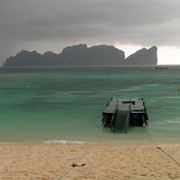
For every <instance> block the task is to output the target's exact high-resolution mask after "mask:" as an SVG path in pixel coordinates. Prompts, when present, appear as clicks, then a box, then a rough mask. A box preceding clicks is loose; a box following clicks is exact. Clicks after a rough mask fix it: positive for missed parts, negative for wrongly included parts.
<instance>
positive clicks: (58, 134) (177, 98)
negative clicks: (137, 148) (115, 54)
mask: <svg viewBox="0 0 180 180" xmlns="http://www.w3.org/2000/svg"><path fill="white" fill-rule="evenodd" d="M179 72H180V67H179V66H176V67H175V66H170V67H168V69H155V68H154V67H151V66H148V67H59V68H1V69H0V142H1V143H5V142H6V143H45V144H53V143H55V144H58V143H59V144H83V143H94V142H95V141H96V140H97V138H99V139H98V140H99V141H98V142H99V143H101V144H151V143H152V142H151V140H150V138H149V137H148V134H147V131H148V132H149V134H150V136H151V137H152V139H153V140H154V141H155V142H156V143H160V144H178V143H179V140H180V131H179V129H180V111H179V109H180V91H178V88H180V83H179V82H180V73H179ZM111 97H119V98H136V97H143V98H144V102H145V105H146V107H147V110H148V117H149V120H148V126H147V130H146V128H144V127H130V128H129V129H128V133H126V134H119V133H111V130H110V128H104V129H103V131H102V133H101V130H102V123H101V118H102V111H103V110H104V108H105V105H106V104H107V103H108V101H109V100H110V98H111ZM100 133H101V136H100Z"/></svg>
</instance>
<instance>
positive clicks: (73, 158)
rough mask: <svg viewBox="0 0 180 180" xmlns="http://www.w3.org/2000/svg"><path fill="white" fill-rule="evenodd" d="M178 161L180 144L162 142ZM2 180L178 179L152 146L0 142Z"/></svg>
mask: <svg viewBox="0 0 180 180" xmlns="http://www.w3.org/2000/svg"><path fill="white" fill-rule="evenodd" d="M161 147H162V148H163V150H164V151H166V152H167V153H169V154H170V155H171V156H172V157H173V158H175V159H176V161H178V162H180V145H166V146H165V145H164V146H161ZM0 157H1V158H0V179H1V180H11V179H12V180H17V179H18V180H27V179H28V180H31V179H32V180H34V179H38V180H46V179H47V180H51V179H53V180H55V179H57V178H58V177H60V176H61V175H62V174H63V173H64V172H65V171H66V170H67V169H68V168H69V167H70V166H71V164H72V163H74V162H76V163H77V164H78V165H81V164H83V163H85V164H86V165H85V166H83V167H74V168H72V169H71V170H70V171H69V172H68V173H67V174H65V175H64V176H63V177H62V178H61V179H77V180H79V179H98V180H101V179H102V180H104V179H114V180H116V179H119V180H121V179H122V180H124V179H125V180H126V179H128V180H130V179H134V180H135V179H143V180H144V179H146V180H148V179H153V180H154V179H158V180H159V179H162V180H166V179H180V167H179V166H178V165H177V164H176V163H175V162H174V161H172V160H171V159H170V158H169V157H168V156H167V155H165V154H164V153H163V152H162V151H161V150H159V149H157V148H156V147H155V146H121V145H114V146H112V145H111V146H110V145H98V146H95V147H92V146H89V145H88V146H87V145H0Z"/></svg>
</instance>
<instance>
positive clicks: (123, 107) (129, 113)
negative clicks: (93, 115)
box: [102, 98, 148, 132]
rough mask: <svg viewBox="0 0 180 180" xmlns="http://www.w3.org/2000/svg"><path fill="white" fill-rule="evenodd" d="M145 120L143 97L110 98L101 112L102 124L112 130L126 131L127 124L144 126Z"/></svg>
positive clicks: (146, 117) (145, 110)
mask: <svg viewBox="0 0 180 180" xmlns="http://www.w3.org/2000/svg"><path fill="white" fill-rule="evenodd" d="M147 120H148V116H147V109H146V106H145V103H144V101H143V98H130V99H129V98H111V100H110V102H109V103H108V104H107V105H106V108H105V110H104V111H103V113H102V122H103V124H104V126H111V127H112V131H113V132H127V129H128V126H145V125H147Z"/></svg>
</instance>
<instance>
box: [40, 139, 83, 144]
mask: <svg viewBox="0 0 180 180" xmlns="http://www.w3.org/2000/svg"><path fill="white" fill-rule="evenodd" d="M42 143H43V144H84V143H85V142H84V141H67V140H47V141H43V142H42Z"/></svg>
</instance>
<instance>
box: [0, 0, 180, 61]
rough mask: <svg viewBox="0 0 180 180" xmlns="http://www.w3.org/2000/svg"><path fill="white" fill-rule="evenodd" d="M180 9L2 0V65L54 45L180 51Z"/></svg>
mask: <svg viewBox="0 0 180 180" xmlns="http://www.w3.org/2000/svg"><path fill="white" fill-rule="evenodd" d="M179 9H180V1H179V0H151V1H149V0H51V1H49V0H0V42H1V43H0V60H1V61H2V59H3V58H7V56H9V55H12V53H15V52H16V51H17V50H19V49H27V50H28V48H30V47H31V48H32V47H33V44H34V43H36V47H37V44H38V43H39V46H40V45H41V43H43V42H48V41H59V42H60V43H61V44H62V47H63V44H67V43H68V42H77V43H79V42H81V41H83V42H85V43H87V44H88V43H89V42H90V43H91V44H92V43H99V42H102V43H104V44H113V43H114V42H119V43H130V44H134V45H142V46H147V45H174V46H180V41H179V39H180V35H179V32H180V11H179ZM46 47H47V50H48V49H50V48H48V44H46ZM37 51H38V49H37ZM3 60H4V59H3Z"/></svg>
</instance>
